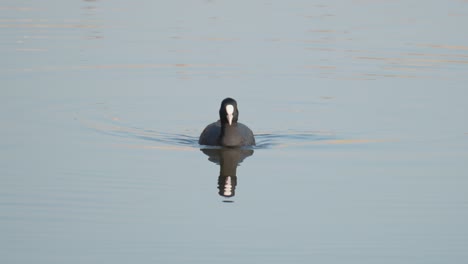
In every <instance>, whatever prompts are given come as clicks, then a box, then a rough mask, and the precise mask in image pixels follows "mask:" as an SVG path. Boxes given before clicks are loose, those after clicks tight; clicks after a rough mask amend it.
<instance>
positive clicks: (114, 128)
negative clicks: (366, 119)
mask: <svg viewBox="0 0 468 264" xmlns="http://www.w3.org/2000/svg"><path fill="white" fill-rule="evenodd" d="M82 123H83V124H84V125H85V126H86V127H88V128H90V129H92V130H94V131H96V132H98V133H101V134H104V135H108V136H113V137H120V138H126V139H130V140H137V142H136V143H135V142H132V145H131V146H130V147H137V148H150V149H151V148H154V149H167V150H196V149H199V148H200V147H203V146H201V145H199V144H198V133H196V132H193V133H191V134H183V133H170V132H161V131H156V130H152V129H144V128H138V127H133V126H126V125H125V124H104V123H95V122H89V121H86V122H85V121H82ZM193 131H195V130H193ZM255 138H256V142H257V145H256V146H255V147H254V149H271V148H290V147H307V146H312V145H337V144H338V145H343V144H363V143H373V142H382V141H387V140H379V139H362V138H361V139H356V138H354V139H352V138H344V137H340V136H337V135H336V134H335V133H334V132H331V131H304V130H301V131H299V130H286V131H266V132H260V133H256V134H255ZM145 142H147V143H145ZM148 143H149V144H148ZM126 146H127V147H128V145H126Z"/></svg>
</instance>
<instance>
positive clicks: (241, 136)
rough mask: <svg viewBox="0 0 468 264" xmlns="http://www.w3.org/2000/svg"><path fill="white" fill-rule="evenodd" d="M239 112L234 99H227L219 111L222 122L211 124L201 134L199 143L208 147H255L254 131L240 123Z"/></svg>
mask: <svg viewBox="0 0 468 264" xmlns="http://www.w3.org/2000/svg"><path fill="white" fill-rule="evenodd" d="M238 116H239V110H238V109H237V102H236V101H235V100H234V99H231V98H226V99H224V100H223V102H221V108H220V109H219V117H220V120H218V121H217V122H214V123H211V124H209V125H208V126H207V127H206V128H205V129H204V130H203V132H202V133H201V135H200V138H199V140H198V143H199V144H201V145H208V146H224V147H241V146H253V145H255V137H254V135H253V132H252V130H250V128H248V127H247V126H246V125H244V124H242V123H238V122H237V119H238Z"/></svg>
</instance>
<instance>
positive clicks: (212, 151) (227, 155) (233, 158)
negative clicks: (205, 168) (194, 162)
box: [201, 148, 254, 202]
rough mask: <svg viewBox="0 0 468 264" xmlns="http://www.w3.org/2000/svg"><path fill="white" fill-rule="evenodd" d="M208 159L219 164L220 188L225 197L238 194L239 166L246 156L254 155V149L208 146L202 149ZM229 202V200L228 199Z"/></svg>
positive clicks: (220, 193) (220, 192)
mask: <svg viewBox="0 0 468 264" xmlns="http://www.w3.org/2000/svg"><path fill="white" fill-rule="evenodd" d="M201 151H202V152H203V153H205V154H206V155H207V156H208V157H209V158H208V160H209V161H211V162H214V163H216V164H218V165H219V167H220V168H219V177H218V190H219V192H218V193H219V195H221V196H223V197H227V198H230V197H233V196H234V195H235V194H236V186H237V172H236V171H237V166H238V165H239V163H241V162H242V161H243V160H244V159H245V158H247V157H249V156H252V155H253V153H254V151H253V150H252V149H246V148H206V149H201ZM226 202H229V201H226Z"/></svg>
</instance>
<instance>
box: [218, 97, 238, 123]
mask: <svg viewBox="0 0 468 264" xmlns="http://www.w3.org/2000/svg"><path fill="white" fill-rule="evenodd" d="M238 117H239V110H238V109H237V102H236V100H234V99H232V98H226V99H224V100H223V101H222V102H221V107H220V108H219V119H220V120H221V124H223V125H224V124H229V125H232V124H235V123H237V119H238Z"/></svg>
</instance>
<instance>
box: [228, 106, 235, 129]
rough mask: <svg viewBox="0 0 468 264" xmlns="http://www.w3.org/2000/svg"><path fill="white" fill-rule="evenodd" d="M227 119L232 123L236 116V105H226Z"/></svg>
mask: <svg viewBox="0 0 468 264" xmlns="http://www.w3.org/2000/svg"><path fill="white" fill-rule="evenodd" d="M226 113H227V120H228V123H229V125H232V119H233V118H234V115H233V114H234V106H232V105H230V104H229V105H226Z"/></svg>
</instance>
